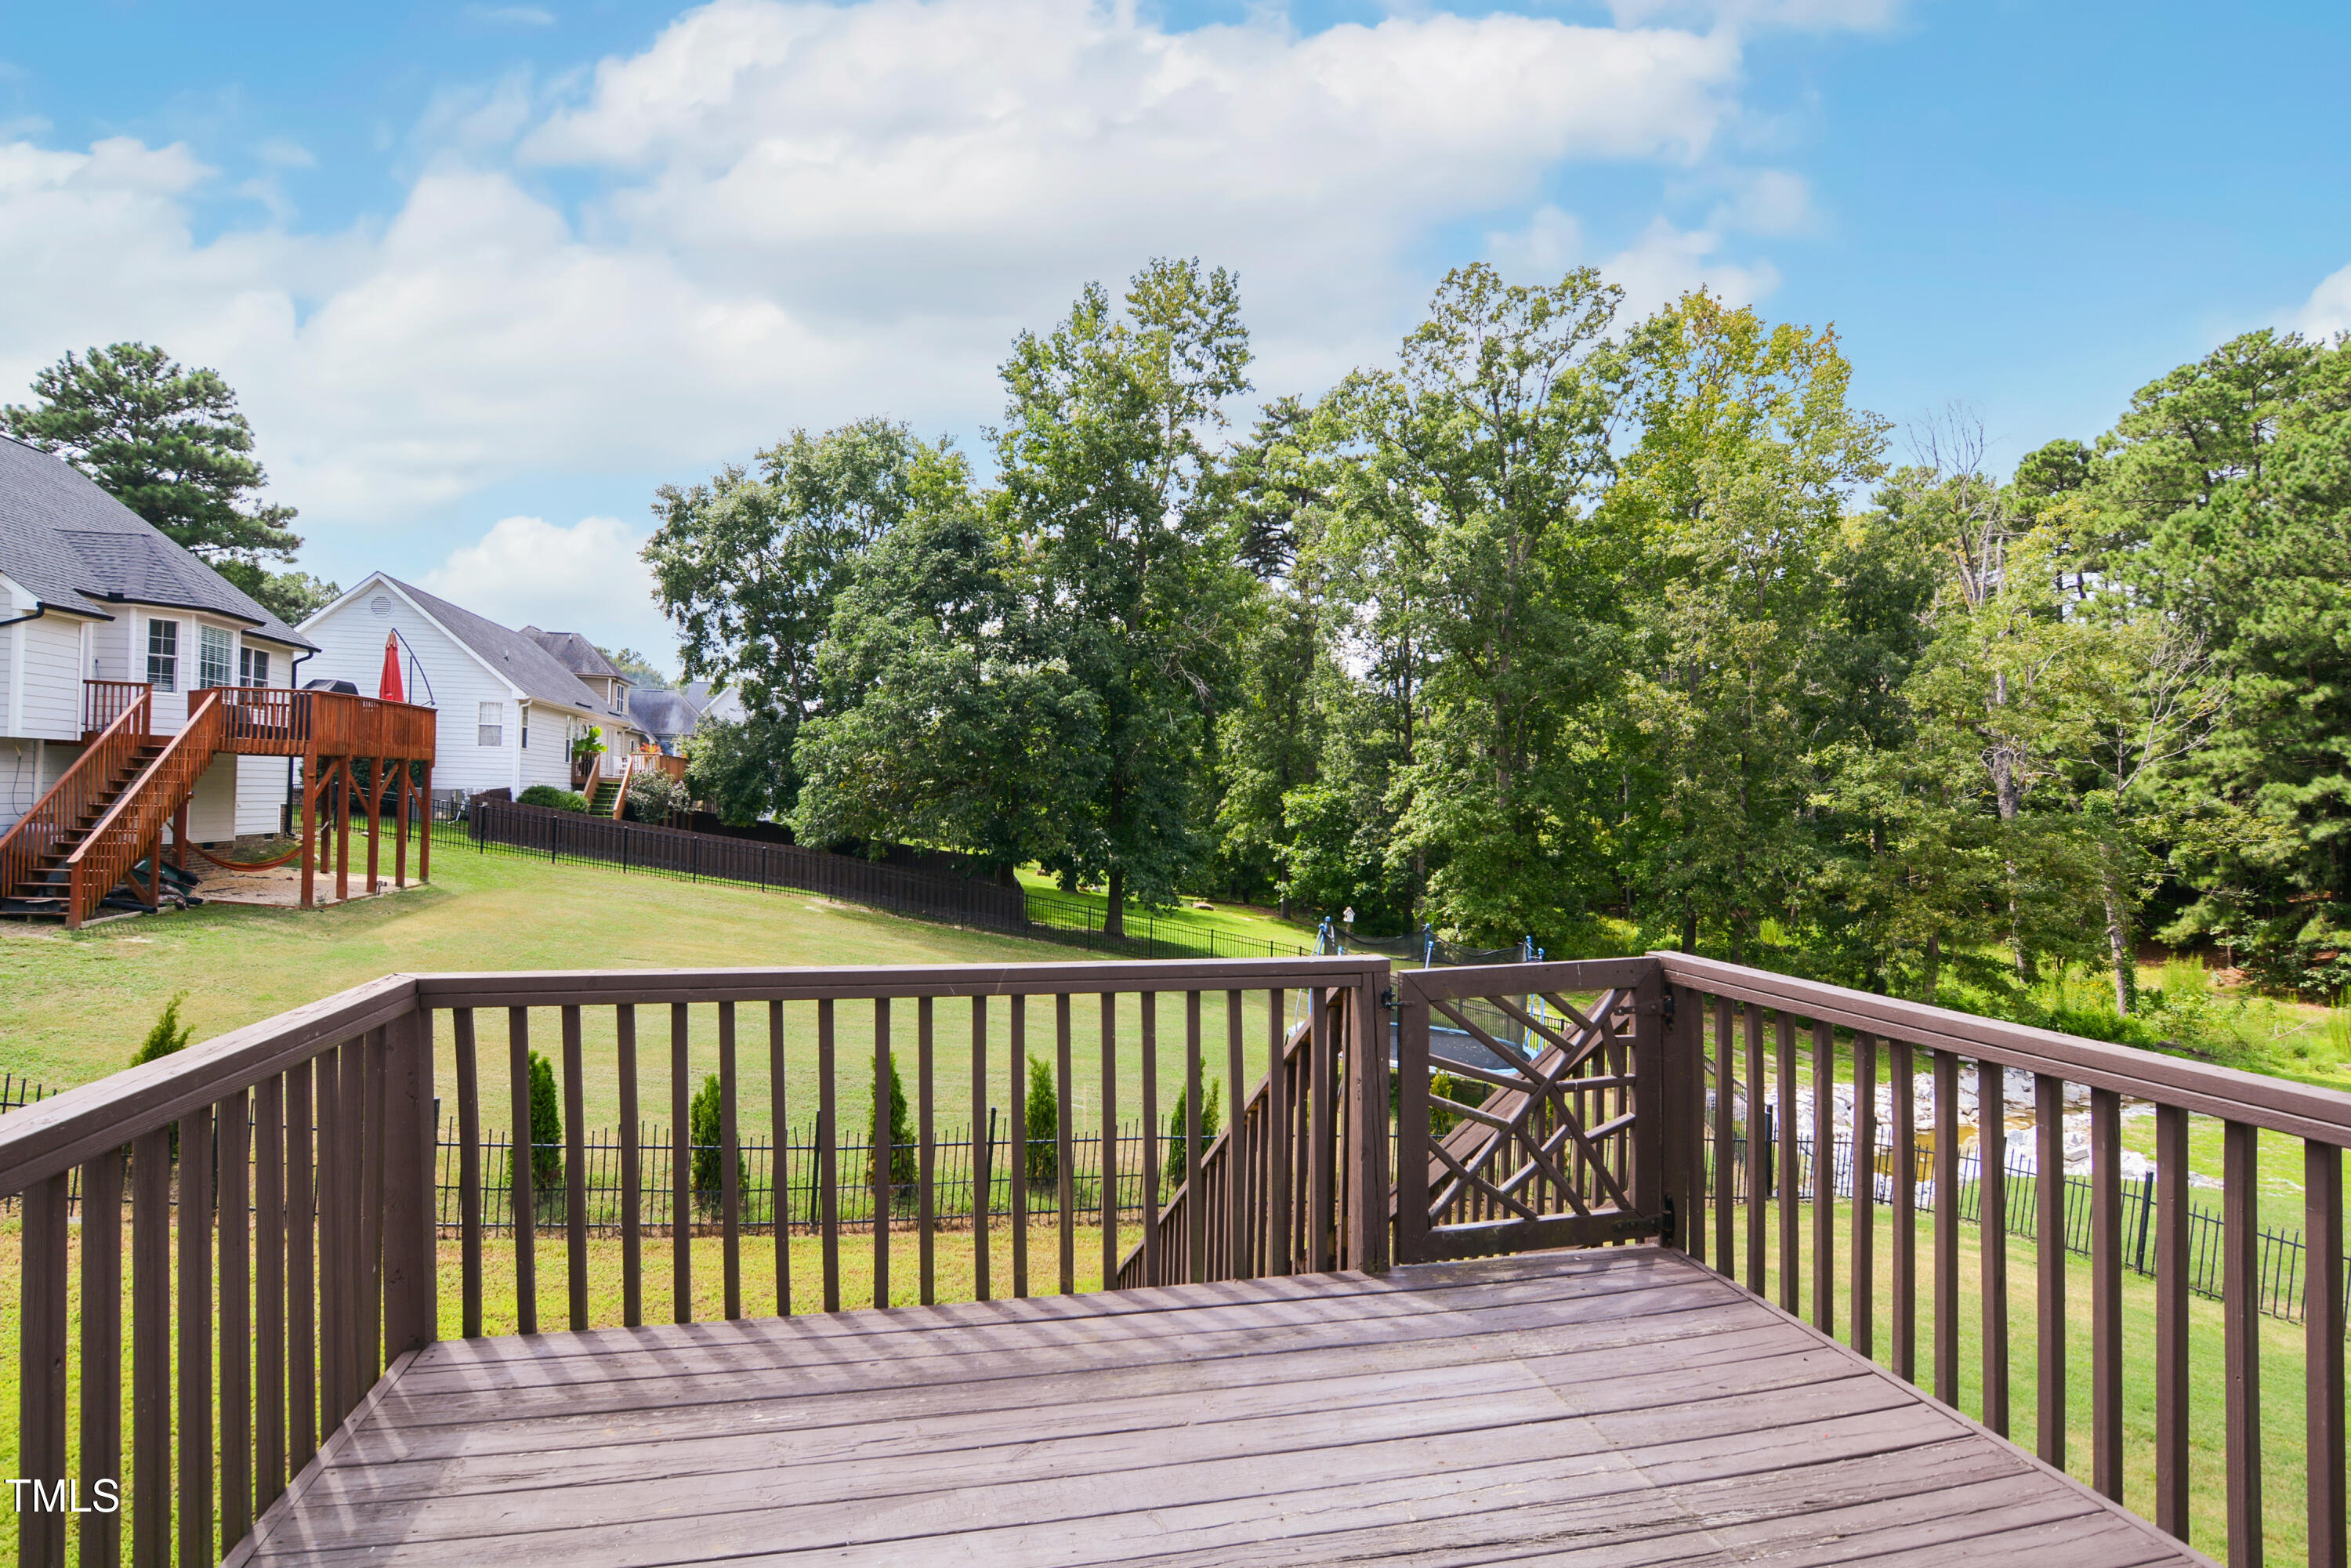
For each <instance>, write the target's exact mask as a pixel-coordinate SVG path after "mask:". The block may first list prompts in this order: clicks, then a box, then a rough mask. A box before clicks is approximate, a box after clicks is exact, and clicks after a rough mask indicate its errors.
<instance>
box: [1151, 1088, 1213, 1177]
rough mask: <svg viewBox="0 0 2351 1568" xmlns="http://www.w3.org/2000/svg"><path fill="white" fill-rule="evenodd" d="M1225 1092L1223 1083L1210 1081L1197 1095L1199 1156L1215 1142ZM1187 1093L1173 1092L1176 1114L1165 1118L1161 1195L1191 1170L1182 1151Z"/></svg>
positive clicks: (1182, 1091)
mask: <svg viewBox="0 0 2351 1568" xmlns="http://www.w3.org/2000/svg"><path fill="white" fill-rule="evenodd" d="M1224 1093H1225V1086H1224V1083H1223V1082H1222V1081H1221V1080H1219V1079H1215V1078H1211V1079H1209V1080H1208V1088H1207V1092H1206V1093H1205V1094H1203V1095H1201V1096H1200V1153H1201V1154H1202V1155H1206V1154H1207V1152H1208V1145H1210V1144H1213V1143H1215V1142H1216V1141H1217V1128H1219V1127H1220V1126H1222V1125H1223V1123H1224V1104H1223V1101H1224ZM1185 1097H1186V1091H1185V1090H1182V1089H1178V1090H1177V1091H1175V1114H1174V1115H1172V1116H1170V1117H1168V1118H1167V1169H1166V1172H1165V1178H1164V1179H1163V1181H1162V1182H1161V1184H1160V1190H1161V1191H1162V1192H1173V1191H1175V1188H1176V1186H1178V1185H1179V1184H1180V1183H1181V1182H1182V1181H1183V1180H1184V1176H1185V1173H1186V1171H1187V1170H1188V1169H1189V1168H1190V1164H1191V1161H1190V1158H1189V1156H1188V1155H1186V1152H1185V1148H1184V1139H1185V1134H1186V1127H1185V1125H1184V1123H1185V1118H1186V1114H1187V1112H1188V1107H1187V1106H1186V1104H1185Z"/></svg>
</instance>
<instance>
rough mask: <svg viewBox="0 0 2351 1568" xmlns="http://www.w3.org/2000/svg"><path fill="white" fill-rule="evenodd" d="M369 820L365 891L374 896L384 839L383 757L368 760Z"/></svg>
mask: <svg viewBox="0 0 2351 1568" xmlns="http://www.w3.org/2000/svg"><path fill="white" fill-rule="evenodd" d="M367 820H368V825H367V835H368V852H367V886H366V888H365V889H364V890H363V891H364V892H365V893H366V894H369V895H372V894H374V892H375V883H376V846H377V845H378V844H379V843H381V841H382V839H383V834H382V832H381V828H382V826H383V758H381V757H371V758H368V792H367Z"/></svg>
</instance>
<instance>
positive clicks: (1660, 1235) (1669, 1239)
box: [1657, 991, 1678, 1247]
mask: <svg viewBox="0 0 2351 1568" xmlns="http://www.w3.org/2000/svg"><path fill="white" fill-rule="evenodd" d="M1666 994H1667V997H1669V998H1670V997H1671V996H1672V995H1673V993H1672V992H1670V991H1668V992H1667V993H1666ZM1669 1005H1670V1004H1669ZM1657 1239H1658V1240H1660V1241H1662V1242H1664V1243H1665V1244H1666V1245H1667V1246H1668V1247H1670V1246H1672V1245H1674V1243H1675V1242H1676V1240H1677V1239H1678V1238H1677V1233H1676V1231H1675V1229H1674V1199H1673V1195H1672V1194H1671V1193H1668V1194H1667V1195H1666V1212H1665V1217H1664V1220H1663V1222H1662V1224H1661V1225H1660V1227H1659V1228H1658V1230H1657Z"/></svg>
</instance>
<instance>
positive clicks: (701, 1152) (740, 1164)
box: [685, 1072, 751, 1214]
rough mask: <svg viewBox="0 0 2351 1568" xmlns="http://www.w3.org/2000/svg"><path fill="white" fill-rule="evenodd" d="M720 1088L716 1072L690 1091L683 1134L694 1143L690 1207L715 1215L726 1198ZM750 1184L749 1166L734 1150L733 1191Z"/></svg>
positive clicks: (724, 1125) (742, 1188)
mask: <svg viewBox="0 0 2351 1568" xmlns="http://www.w3.org/2000/svg"><path fill="white" fill-rule="evenodd" d="M724 1098H725V1095H724V1091H723V1090H721V1088H720V1087H719V1083H718V1074H716V1072H714V1073H712V1074H711V1075H710V1076H709V1077H707V1078H705V1079H704V1080H703V1081H702V1087H701V1088H699V1089H697V1090H695V1092H694V1103H693V1104H692V1105H690V1106H688V1107H687V1108H686V1113H685V1131H686V1136H687V1138H688V1139H690V1140H691V1141H692V1143H693V1145H694V1172H693V1175H694V1206H695V1207H696V1208H698V1209H700V1210H701V1211H702V1212H703V1213H705V1214H716V1213H717V1212H718V1211H719V1209H720V1208H721V1207H724V1206H725V1204H726V1166H724V1165H723V1164H721V1163H720V1161H721V1159H722V1158H723V1157H724V1155H726V1107H725V1104H724ZM750 1186H751V1171H750V1167H749V1166H747V1165H746V1164H745V1163H744V1160H743V1151H742V1150H741V1149H740V1148H737V1150H736V1151H735V1190H736V1191H737V1192H738V1193H742V1192H747V1191H749V1190H750Z"/></svg>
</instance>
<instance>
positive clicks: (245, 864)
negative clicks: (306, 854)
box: [188, 843, 302, 871]
mask: <svg viewBox="0 0 2351 1568" xmlns="http://www.w3.org/2000/svg"><path fill="white" fill-rule="evenodd" d="M188 847H189V848H190V849H192V850H193V851H195V852H196V853H198V854H200V855H202V856H204V859H206V860H208V861H210V862H213V864H214V865H216V866H218V867H220V868H221V869H222V870H223V871H270V870H274V869H275V868H277V867H278V866H281V865H284V864H285V863H286V862H287V861H290V860H292V859H293V858H294V857H295V856H296V855H298V854H300V853H301V852H302V846H301V845H300V844H296V845H295V846H294V847H293V848H292V849H290V850H287V851H286V852H284V853H283V854H276V855H272V856H270V857H269V858H268V859H267V860H266V861H230V860H223V859H221V857H220V856H218V855H216V854H214V853H213V852H212V851H210V850H208V849H206V848H204V845H202V844H193V843H192V844H190V845H189V846H188Z"/></svg>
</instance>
